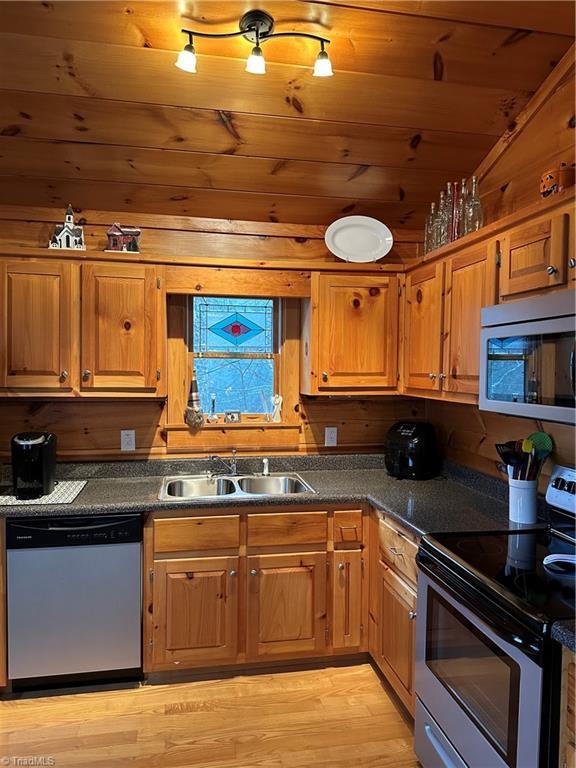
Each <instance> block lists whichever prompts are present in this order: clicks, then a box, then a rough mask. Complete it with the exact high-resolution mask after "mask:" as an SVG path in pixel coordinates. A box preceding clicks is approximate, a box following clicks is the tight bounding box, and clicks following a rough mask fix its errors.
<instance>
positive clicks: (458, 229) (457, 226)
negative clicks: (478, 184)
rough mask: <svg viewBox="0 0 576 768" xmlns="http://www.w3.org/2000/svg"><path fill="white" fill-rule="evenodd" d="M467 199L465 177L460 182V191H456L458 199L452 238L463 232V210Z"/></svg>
mask: <svg viewBox="0 0 576 768" xmlns="http://www.w3.org/2000/svg"><path fill="white" fill-rule="evenodd" d="M467 199H468V187H467V186H466V179H462V181H461V182H460V191H459V193H458V199H457V201H456V208H455V211H454V238H455V239H458V238H459V237H462V235H463V234H465V228H464V227H465V223H466V220H465V211H466V201H467Z"/></svg>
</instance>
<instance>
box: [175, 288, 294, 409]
mask: <svg viewBox="0 0 576 768" xmlns="http://www.w3.org/2000/svg"><path fill="white" fill-rule="evenodd" d="M280 314H281V303H280V300H279V299H274V298H238V297H216V296H194V297H193V298H192V311H191V313H190V320H191V326H192V327H191V332H190V338H191V340H192V357H193V361H194V372H195V376H196V380H197V383H198V392H199V396H200V404H201V408H202V410H203V412H204V413H205V414H207V415H208V416H209V417H210V416H211V417H216V416H218V415H222V414H223V413H225V412H230V411H233V412H239V413H240V414H241V418H242V419H244V417H248V418H250V419H251V420H264V421H268V420H270V419H271V416H272V411H273V397H274V395H276V394H280V392H279V367H280V354H279V346H280V345H279V338H280Z"/></svg>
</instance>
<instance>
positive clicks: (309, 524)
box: [248, 512, 328, 547]
mask: <svg viewBox="0 0 576 768" xmlns="http://www.w3.org/2000/svg"><path fill="white" fill-rule="evenodd" d="M327 522H328V513H327V512H284V513H280V514H270V515H268V514H264V515H250V516H249V517H248V546H249V547H266V546H282V545H285V544H322V543H324V542H325V541H326V538H327Z"/></svg>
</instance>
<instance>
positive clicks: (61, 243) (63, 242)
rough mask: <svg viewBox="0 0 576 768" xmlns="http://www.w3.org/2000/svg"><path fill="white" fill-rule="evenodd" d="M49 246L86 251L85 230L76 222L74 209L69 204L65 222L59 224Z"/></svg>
mask: <svg viewBox="0 0 576 768" xmlns="http://www.w3.org/2000/svg"><path fill="white" fill-rule="evenodd" d="M48 248H60V249H63V250H72V251H85V250H86V246H85V245H84V231H83V229H82V227H78V226H75V224H74V211H73V210H72V206H71V205H70V204H69V205H68V208H67V209H66V217H65V219H64V224H57V225H56V227H55V228H54V234H53V235H52V237H51V238H50V242H49V243H48Z"/></svg>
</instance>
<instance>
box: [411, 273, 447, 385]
mask: <svg viewBox="0 0 576 768" xmlns="http://www.w3.org/2000/svg"><path fill="white" fill-rule="evenodd" d="M443 281H444V264H442V263H436V264H427V265H425V266H423V267H420V268H419V269H416V270H414V272H410V274H409V275H408V277H407V278H406V291H405V302H404V385H405V386H406V387H411V388H414V389H426V390H438V389H440V373H441V355H442V290H443Z"/></svg>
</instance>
